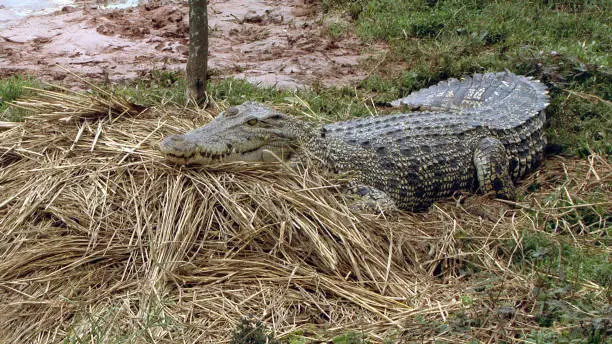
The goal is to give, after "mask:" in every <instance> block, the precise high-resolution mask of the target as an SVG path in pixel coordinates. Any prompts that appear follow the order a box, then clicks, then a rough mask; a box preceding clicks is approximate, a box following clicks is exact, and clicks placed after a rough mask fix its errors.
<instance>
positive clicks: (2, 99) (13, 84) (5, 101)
mask: <svg viewBox="0 0 612 344" xmlns="http://www.w3.org/2000/svg"><path fill="white" fill-rule="evenodd" d="M39 85H40V82H38V81H36V80H35V79H32V78H30V77H28V76H21V75H13V76H10V77H8V78H4V79H0V120H4V121H20V120H22V118H23V111H20V110H18V109H15V108H11V109H9V103H10V102H11V101H13V100H16V99H18V98H19V97H24V96H26V95H28V94H31V93H32V92H30V91H29V90H28V89H26V87H36V86H39Z"/></svg>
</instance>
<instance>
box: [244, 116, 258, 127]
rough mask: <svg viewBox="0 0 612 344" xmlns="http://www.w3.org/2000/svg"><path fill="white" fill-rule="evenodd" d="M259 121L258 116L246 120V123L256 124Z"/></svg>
mask: <svg viewBox="0 0 612 344" xmlns="http://www.w3.org/2000/svg"><path fill="white" fill-rule="evenodd" d="M257 122H258V120H257V118H251V119H250V120H248V121H247V122H246V124H248V125H250V126H254V125H255V124H257Z"/></svg>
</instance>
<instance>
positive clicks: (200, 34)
mask: <svg viewBox="0 0 612 344" xmlns="http://www.w3.org/2000/svg"><path fill="white" fill-rule="evenodd" d="M207 63H208V14H207V12H206V0H189V59H188V60H187V96H188V97H190V98H193V99H195V100H196V101H197V102H198V103H201V102H202V101H203V100H204V99H205V97H206V84H207V82H206V81H207V78H206V66H207Z"/></svg>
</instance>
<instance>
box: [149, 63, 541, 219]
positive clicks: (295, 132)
mask: <svg viewBox="0 0 612 344" xmlns="http://www.w3.org/2000/svg"><path fill="white" fill-rule="evenodd" d="M392 105H395V106H402V105H406V106H409V107H411V108H414V109H419V110H421V111H419V112H411V113H405V114H395V115H387V116H379V117H369V118H360V119H354V120H349V121H345V122H338V123H333V124H329V125H319V124H315V123H310V122H306V121H302V120H300V119H298V118H295V117H293V116H290V115H286V114H283V113H280V112H277V111H275V110H273V109H271V108H269V107H267V106H265V105H262V104H258V103H254V102H247V103H244V104H242V105H239V106H236V107H233V108H230V109H228V110H227V111H225V112H224V113H222V114H220V115H219V116H218V117H217V118H216V119H215V120H213V121H212V122H210V123H209V124H207V125H206V126H204V127H201V128H198V129H195V130H192V131H190V132H188V133H186V134H184V135H174V136H170V137H168V138H166V139H165V140H164V141H162V143H161V144H160V149H161V151H162V152H163V153H164V154H165V155H166V156H167V157H168V159H170V160H172V161H175V162H177V163H181V164H206V163H210V162H212V161H215V160H225V161H276V160H277V159H278V158H280V159H283V160H288V159H292V160H298V161H299V160H303V159H304V158H305V156H306V155H309V156H311V157H314V158H315V159H314V161H316V162H318V163H319V164H320V165H322V166H323V167H325V168H327V169H330V170H332V171H334V172H338V173H340V172H353V173H354V176H355V177H354V178H355V183H354V187H353V190H354V191H355V192H356V193H358V194H362V195H365V196H368V195H370V196H373V197H372V198H373V199H374V201H375V203H377V204H386V205H388V204H393V205H395V206H396V207H398V208H401V209H407V210H416V211H419V210H424V209H427V208H428V207H429V206H430V205H431V204H432V203H433V202H435V201H436V200H439V199H442V198H445V197H448V196H450V195H452V194H453V193H454V192H456V191H460V190H466V191H474V190H480V191H481V192H489V191H492V192H495V194H496V196H497V197H500V198H505V199H513V198H514V197H515V190H514V186H513V180H517V179H519V178H521V177H523V176H524V175H525V174H527V173H529V172H530V171H532V170H533V169H534V168H536V167H537V166H538V164H539V162H540V161H541V158H542V152H543V148H544V144H545V142H546V140H545V138H544V135H543V124H544V120H545V114H544V109H545V108H546V106H547V105H548V96H547V92H546V89H545V87H544V86H543V85H542V84H540V83H539V82H537V81H533V80H531V79H529V78H526V77H522V76H517V75H514V74H511V73H509V72H506V73H496V74H484V75H480V74H476V75H474V76H473V77H470V78H466V79H465V80H463V81H457V80H449V81H446V82H442V83H440V84H438V85H436V86H433V87H430V88H427V89H424V90H421V91H418V92H415V93H413V94H411V95H410V96H408V97H406V98H403V99H399V100H397V101H395V102H393V103H392Z"/></svg>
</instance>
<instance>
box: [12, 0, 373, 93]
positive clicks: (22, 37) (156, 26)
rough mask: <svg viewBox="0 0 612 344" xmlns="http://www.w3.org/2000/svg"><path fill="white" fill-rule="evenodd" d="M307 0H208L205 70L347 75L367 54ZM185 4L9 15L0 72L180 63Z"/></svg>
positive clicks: (128, 71) (123, 74) (133, 72)
mask: <svg viewBox="0 0 612 344" xmlns="http://www.w3.org/2000/svg"><path fill="white" fill-rule="evenodd" d="M310 2H311V1H307V3H304V2H303V1H275V0H241V1H237V0H234V1H227V0H226V1H224V0H211V1H209V8H208V12H209V27H210V29H211V30H210V31H209V36H210V39H209V41H210V43H209V45H210V47H209V71H210V73H209V74H210V75H211V76H213V78H222V77H228V76H234V77H236V78H245V79H247V80H248V81H250V82H252V83H255V84H261V85H267V86H277V87H279V88H290V89H293V88H299V87H303V86H312V85H315V84H322V85H326V86H341V85H354V84H356V83H358V82H359V81H360V80H362V79H363V78H364V77H365V76H366V75H367V73H368V71H367V69H366V68H364V67H362V66H360V62H362V60H364V59H365V58H367V57H370V56H372V55H371V54H367V53H364V52H363V50H364V46H363V45H362V44H361V43H360V42H359V40H358V39H357V38H356V37H354V36H352V35H351V34H344V35H343V36H342V37H340V38H336V39H333V38H330V37H329V35H327V33H326V32H327V31H326V27H327V25H328V24H327V23H326V22H325V20H322V19H321V16H320V15H319V14H317V13H318V12H320V11H319V9H318V7H317V5H313V4H310ZM188 19H189V18H188V6H187V4H184V3H179V4H172V3H166V4H163V5H140V6H138V7H135V8H129V9H123V10H108V9H102V8H99V7H96V6H95V5H91V4H90V5H83V4H81V5H78V6H76V7H64V8H63V9H62V10H61V11H58V12H55V13H52V14H48V15H40V16H32V17H28V18H25V19H22V20H15V21H13V22H10V23H8V24H6V25H5V26H6V28H5V29H3V30H2V31H1V32H0V75H10V74H15V73H30V74H34V75H36V76H37V77H38V78H42V79H44V80H54V81H58V80H64V79H65V78H66V72H65V71H64V70H62V69H61V68H60V67H59V66H63V67H65V68H68V69H69V70H72V71H75V72H77V73H80V74H83V75H86V76H88V77H91V78H95V79H101V80H107V81H108V80H110V81H115V82H116V81H121V80H126V79H127V80H131V79H136V78H139V77H142V76H144V75H146V74H147V73H149V72H150V71H151V70H171V71H176V70H184V68H185V63H186V62H187V56H188V48H187V44H188V35H189V20H188Z"/></svg>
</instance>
